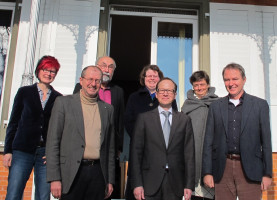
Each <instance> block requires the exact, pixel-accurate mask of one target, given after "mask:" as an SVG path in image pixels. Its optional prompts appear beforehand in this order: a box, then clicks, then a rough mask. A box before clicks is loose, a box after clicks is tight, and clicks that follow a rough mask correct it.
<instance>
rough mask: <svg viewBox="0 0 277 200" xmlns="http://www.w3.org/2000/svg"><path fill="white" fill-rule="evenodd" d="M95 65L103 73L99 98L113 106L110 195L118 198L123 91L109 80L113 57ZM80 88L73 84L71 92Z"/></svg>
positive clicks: (122, 133)
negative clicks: (113, 181)
mask: <svg viewBox="0 0 277 200" xmlns="http://www.w3.org/2000/svg"><path fill="white" fill-rule="evenodd" d="M96 66H97V67H99V68H100V69H101V71H102V73H103V81H102V83H101V87H100V90H99V98H100V99H101V100H102V101H104V102H106V103H108V104H111V105H113V107H114V129H115V149H116V151H117V154H116V171H117V173H116V185H115V188H114V192H113V195H112V197H114V198H115V197H117V198H119V195H120V188H119V186H120V167H119V154H120V152H122V149H123V138H124V124H123V120H124V118H123V115H124V92H123V89H122V88H121V87H119V86H117V85H115V84H113V83H112V82H111V80H112V78H113V74H114V70H115V68H116V63H115V61H114V59H113V58H111V57H109V56H103V57H100V58H98V59H97V61H96ZM80 89H81V85H80V83H77V84H76V85H75V88H74V91H73V93H74V94H75V93H77V92H79V90H80Z"/></svg>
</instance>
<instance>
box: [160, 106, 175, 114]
mask: <svg viewBox="0 0 277 200" xmlns="http://www.w3.org/2000/svg"><path fill="white" fill-rule="evenodd" d="M158 110H159V114H161V113H162V112H163V111H169V112H170V113H172V107H170V108H169V109H168V110H165V109H163V108H162V107H161V106H158Z"/></svg>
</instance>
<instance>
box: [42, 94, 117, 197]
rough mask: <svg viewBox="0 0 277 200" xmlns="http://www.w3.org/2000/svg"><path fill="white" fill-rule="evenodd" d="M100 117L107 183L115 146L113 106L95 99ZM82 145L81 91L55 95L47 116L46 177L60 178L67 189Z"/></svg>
mask: <svg viewBox="0 0 277 200" xmlns="http://www.w3.org/2000/svg"><path fill="white" fill-rule="evenodd" d="M98 107H99V113H100V118H101V139H100V140H101V148H100V164H101V169H102V172H103V175H104V179H105V182H106V184H107V183H111V184H114V179H115V177H114V176H115V174H114V170H115V157H114V156H115V150H114V126H113V107H112V106H111V105H109V104H107V103H105V102H103V101H101V100H98ZM84 149H85V132H84V120H83V113H82V107H81V100H80V93H79V92H78V93H77V94H74V95H69V96H65V97H60V98H57V99H56V101H55V104H54V107H53V112H52V116H51V118H50V123H49V129H48V139H47V143H46V157H47V165H46V167H47V181H48V182H52V181H56V180H61V182H62V192H63V193H64V194H65V193H67V192H68V191H69V189H70V186H71V185H72V182H73V180H74V178H75V176H76V174H77V171H78V169H79V166H80V163H81V160H82V157H83V154H84Z"/></svg>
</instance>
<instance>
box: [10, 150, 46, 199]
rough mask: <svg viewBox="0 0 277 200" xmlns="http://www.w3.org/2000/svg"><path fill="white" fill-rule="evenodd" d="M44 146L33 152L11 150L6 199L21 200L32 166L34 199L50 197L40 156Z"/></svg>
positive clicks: (42, 154)
mask: <svg viewBox="0 0 277 200" xmlns="http://www.w3.org/2000/svg"><path fill="white" fill-rule="evenodd" d="M43 156H45V147H38V148H37V149H36V152H35V153H34V154H30V153H25V152H23V151H16V150H14V151H13V155H12V163H11V167H10V168H9V177H8V189H7V195H6V200H21V198H22V195H23V192H24V188H25V186H26V183H27V181H28V179H29V177H30V174H31V172H32V169H33V167H34V177H35V178H34V181H35V189H36V190H35V200H49V199H50V184H49V183H47V181H46V165H45V164H43V162H44V161H45V160H44V159H42V157H43Z"/></svg>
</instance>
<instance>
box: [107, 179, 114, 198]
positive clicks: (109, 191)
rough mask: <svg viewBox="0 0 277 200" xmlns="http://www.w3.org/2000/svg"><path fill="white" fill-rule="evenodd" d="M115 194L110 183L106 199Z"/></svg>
mask: <svg viewBox="0 0 277 200" xmlns="http://www.w3.org/2000/svg"><path fill="white" fill-rule="evenodd" d="M112 192H113V185H112V184H110V183H108V184H107V187H106V191H105V199H107V198H109V197H110V196H111V194H112Z"/></svg>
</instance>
